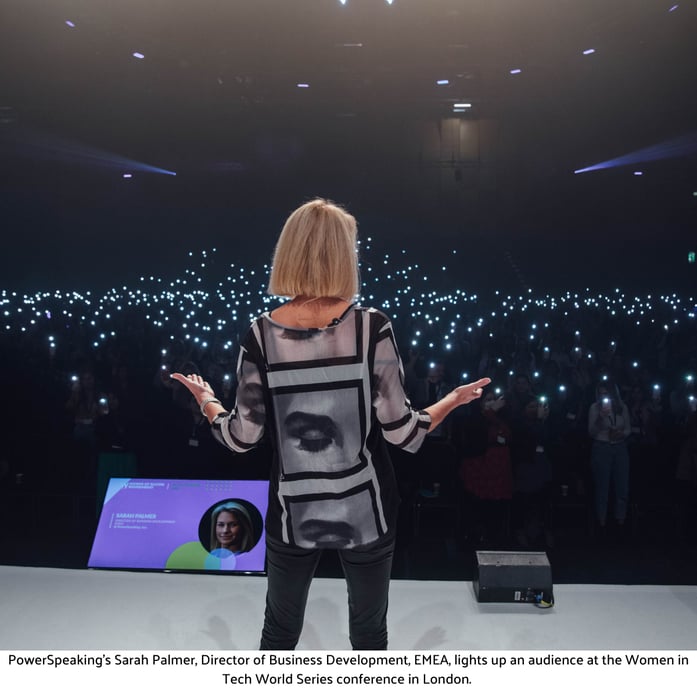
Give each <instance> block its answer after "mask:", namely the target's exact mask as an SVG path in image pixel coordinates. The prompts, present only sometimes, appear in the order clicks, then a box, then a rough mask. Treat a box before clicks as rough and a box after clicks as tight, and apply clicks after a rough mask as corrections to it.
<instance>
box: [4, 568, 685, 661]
mask: <svg viewBox="0 0 697 697" xmlns="http://www.w3.org/2000/svg"><path fill="white" fill-rule="evenodd" d="M0 588H2V593H0V650H16V651H19V650H22V651H26V650H80V651H94V650H107V651H108V650H123V651H125V650H143V651H163V650H167V651H178V650H196V651H247V650H254V649H256V648H258V641H259V633H260V630H261V622H262V617H263V610H264V595H265V590H266V579H265V578H264V577H248V576H220V575H205V574H177V573H162V572H156V573H150V572H142V573H141V572H125V571H97V570H87V569H85V570H79V569H78V570H76V569H52V568H35V567H19V566H0ZM554 596H555V606H554V607H553V608H551V609H546V610H543V609H538V608H537V607H535V606H534V605H518V604H514V603H496V604H491V603H479V602H477V599H476V597H475V595H474V590H473V587H472V584H471V583H470V582H453V581H404V580H396V581H393V582H392V586H391V595H390V610H389V619H388V624H389V632H390V640H389V648H390V649H394V650H400V651H413V650H424V651H429V650H436V651H452V650H456V651H462V650H470V651H510V650H532V651H537V650H569V649H577V650H587V651H590V650H592V651H598V650H608V651H611V650H621V649H634V650H654V651H656V650H694V649H697V587H696V586H606V585H559V586H555V587H554ZM346 602H347V601H346V586H345V583H344V581H343V579H327V578H317V579H315V580H314V582H313V585H312V588H311V591H310V597H309V601H308V608H307V615H306V620H305V628H304V630H303V634H302V637H301V640H300V644H299V645H298V649H303V650H320V651H323V650H328V651H338V650H349V649H350V648H351V647H350V644H349V641H348V634H347V607H346Z"/></svg>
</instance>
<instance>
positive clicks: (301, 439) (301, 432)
mask: <svg viewBox="0 0 697 697" xmlns="http://www.w3.org/2000/svg"><path fill="white" fill-rule="evenodd" d="M285 429H286V433H287V434H288V436H289V437H290V438H291V443H292V445H293V446H294V447H295V448H297V449H298V450H302V451H305V452H308V453H321V452H324V451H326V450H328V449H329V448H331V447H332V446H336V447H337V448H342V447H343V445H344V439H343V436H342V434H341V431H340V430H339V427H338V426H337V424H336V423H335V422H334V420H333V419H331V418H330V417H328V416H325V415H324V414H309V413H307V412H302V411H294V412H293V413H291V414H289V415H288V416H287V417H286V419H285Z"/></svg>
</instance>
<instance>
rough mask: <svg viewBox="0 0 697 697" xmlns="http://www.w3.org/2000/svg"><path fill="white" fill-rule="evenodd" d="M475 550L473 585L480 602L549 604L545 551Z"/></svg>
mask: <svg viewBox="0 0 697 697" xmlns="http://www.w3.org/2000/svg"><path fill="white" fill-rule="evenodd" d="M476 554H477V570H476V572H475V577H474V581H473V585H474V592H475V595H476V596H477V600H478V601H479V602H480V603H533V604H535V605H540V606H542V607H549V606H551V605H552V604H553V602H554V601H553V595H552V571H551V569H550V566H549V559H547V554H546V553H545V552H484V551H478V552H477V553H476Z"/></svg>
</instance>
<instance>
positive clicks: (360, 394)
mask: <svg viewBox="0 0 697 697" xmlns="http://www.w3.org/2000/svg"><path fill="white" fill-rule="evenodd" d="M357 249H358V241H357V227H356V220H355V218H354V217H353V216H352V215H351V214H349V213H348V212H347V211H346V210H345V209H344V208H343V207H341V206H339V205H337V204H335V203H332V202H331V201H328V200H326V199H314V200H311V201H309V202H307V203H305V204H303V205H301V206H300V207H299V208H297V209H296V210H295V211H293V212H292V213H291V214H290V216H289V217H288V219H287V220H286V222H285V225H284V226H283V229H282V231H281V234H280V236H279V238H278V241H277V244H276V247H275V251H274V255H273V262H272V269H271V275H270V279H269V288H268V292H269V294H270V295H273V296H276V297H278V298H281V299H284V301H283V302H281V303H280V305H279V306H278V307H277V308H275V309H274V310H271V311H267V312H264V313H263V314H262V315H260V316H259V317H257V318H256V319H255V320H254V321H253V322H252V325H251V327H250V329H249V331H248V332H247V334H246V336H245V337H244V339H243V340H242V343H241V348H240V353H239V358H238V363H237V383H238V385H237V391H236V398H235V404H234V406H233V407H232V408H229V409H227V408H225V407H224V406H223V405H222V404H221V402H220V400H219V399H217V398H216V396H215V394H214V391H213V388H212V387H211V385H210V383H209V382H208V381H207V380H206V378H205V376H201V375H198V374H189V375H184V374H182V373H175V374H174V375H173V376H172V377H173V378H174V379H175V380H178V381H179V382H180V383H182V384H183V385H185V386H186V387H187V388H188V389H189V390H190V392H191V393H192V395H193V396H194V398H195V399H196V402H197V404H198V405H199V408H200V409H201V412H202V413H203V415H204V416H205V417H206V418H207V419H208V421H209V422H210V424H211V427H212V432H213V435H214V437H215V438H216V439H217V440H218V441H220V442H221V443H222V444H223V445H225V446H227V447H228V448H230V449H231V450H233V451H235V452H246V451H248V450H250V449H251V448H253V447H254V446H255V445H257V444H258V443H259V442H260V440H261V439H262V438H266V439H268V442H269V444H270V446H271V447H270V452H271V457H272V462H271V471H270V486H269V505H268V509H267V514H266V520H265V525H266V560H267V593H266V610H265V615H264V624H263V628H262V636H261V643H260V648H261V649H269V650H283V649H286V650H290V649H294V648H295V646H296V644H297V642H298V640H299V638H300V633H301V630H302V626H303V620H304V614H305V604H306V601H307V596H308V592H309V588H310V584H311V582H312V578H313V576H314V573H315V569H316V568H317V564H318V562H319V557H320V555H321V554H322V551H323V550H324V549H336V550H337V553H338V555H339V559H340V562H341V564H342V568H343V571H344V575H345V577H346V583H347V587H348V595H349V638H350V642H351V646H352V647H353V648H354V649H362V650H369V649H385V648H387V605H388V593H389V581H390V574H391V569H392V558H393V553H394V545H395V530H396V527H397V515H398V506H399V493H398V487H397V482H396V478H395V473H394V470H393V467H392V462H391V460H390V456H389V452H388V448H387V444H391V445H393V446H396V447H398V448H402V449H404V450H405V451H407V452H416V451H417V450H418V449H419V448H420V446H421V444H422V443H423V442H424V439H425V436H426V434H427V433H429V432H430V431H433V430H434V429H435V428H437V427H438V425H439V424H441V423H442V422H443V420H444V419H445V418H446V417H447V416H448V415H449V414H450V413H451V412H452V411H453V410H454V409H456V408H457V407H459V406H461V405H464V404H467V403H469V402H471V401H472V400H475V399H478V398H479V397H480V396H481V394H482V388H483V387H485V386H486V385H487V384H489V382H490V380H489V378H482V379H480V380H477V381H475V382H472V383H469V384H466V385H461V386H459V387H455V388H454V389H452V390H450V391H449V392H448V393H447V394H445V395H444V396H442V398H439V399H438V401H436V402H435V403H434V404H431V405H430V406H426V407H425V408H423V409H416V408H414V407H412V405H411V403H410V401H409V399H408V397H407V395H406V392H405V388H404V369H403V365H402V360H401V358H400V355H399V351H398V349H397V343H396V340H395V336H394V332H393V329H392V324H391V322H390V319H389V318H388V317H387V316H386V315H385V314H384V313H382V312H381V311H379V310H377V309H374V308H371V307H363V306H361V305H359V304H358V303H357V302H356V299H357V296H358V293H359V289H360V281H359V272H358V270H359V264H358V251H357Z"/></svg>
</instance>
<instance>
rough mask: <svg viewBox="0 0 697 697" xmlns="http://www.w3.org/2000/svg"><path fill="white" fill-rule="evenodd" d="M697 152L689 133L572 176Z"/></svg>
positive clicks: (694, 138)
mask: <svg viewBox="0 0 697 697" xmlns="http://www.w3.org/2000/svg"><path fill="white" fill-rule="evenodd" d="M695 152H697V133H690V134H687V135H684V136H680V137H679V138H673V139H672V140H668V141H664V142H662V143H658V144H656V145H650V146H648V147H646V148H641V150H635V151H634V152H631V153H628V154H626V155H621V156H620V157H615V158H613V159H611V160H605V161H603V162H598V163H597V164H594V165H590V166H588V167H583V168H581V169H577V170H574V174H582V173H584V172H592V171H594V170H598V169H610V168H612V167H622V166H624V165H633V164H639V163H640V162H653V161H655V160H667V159H671V158H675V157H685V156H688V155H692V154H694V153H695Z"/></svg>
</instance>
